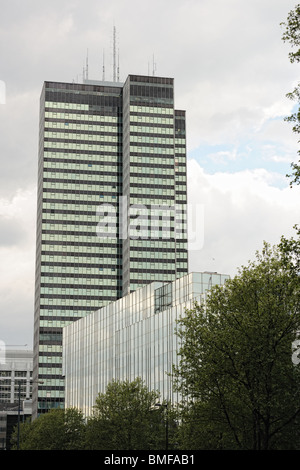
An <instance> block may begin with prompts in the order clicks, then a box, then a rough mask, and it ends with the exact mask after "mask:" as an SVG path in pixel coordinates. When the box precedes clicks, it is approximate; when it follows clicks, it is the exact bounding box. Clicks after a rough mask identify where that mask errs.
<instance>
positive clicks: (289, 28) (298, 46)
mask: <svg viewBox="0 0 300 470" xmlns="http://www.w3.org/2000/svg"><path fill="white" fill-rule="evenodd" d="M281 24H282V26H284V27H285V30H284V33H283V36H282V40H283V41H284V42H289V43H290V45H291V47H292V49H293V50H292V51H291V52H290V53H289V59H290V62H291V63H294V62H296V63H298V62H300V4H298V5H296V6H295V9H294V10H292V11H290V13H289V15H288V17H287V22H286V23H281ZM287 97H288V98H289V99H291V100H293V101H295V102H296V103H297V110H296V111H295V112H294V113H293V114H292V115H291V116H289V117H287V118H286V120H287V121H289V122H292V123H293V132H295V133H296V134H299V133H300V109H299V103H300V83H299V84H298V85H297V86H296V87H295V89H294V90H293V91H292V92H291V93H288V95H287ZM298 154H300V151H298ZM291 167H292V170H293V173H292V174H291V175H287V176H288V177H289V178H293V179H292V180H291V183H290V185H291V186H292V185H293V183H296V184H300V160H299V162H298V163H292V164H291Z"/></svg>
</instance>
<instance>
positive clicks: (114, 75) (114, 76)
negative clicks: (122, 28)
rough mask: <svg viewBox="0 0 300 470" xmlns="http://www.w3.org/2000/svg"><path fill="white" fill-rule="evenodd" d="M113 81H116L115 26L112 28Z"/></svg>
mask: <svg viewBox="0 0 300 470" xmlns="http://www.w3.org/2000/svg"><path fill="white" fill-rule="evenodd" d="M113 81H114V82H115V81H116V27H115V26H114V29H113Z"/></svg>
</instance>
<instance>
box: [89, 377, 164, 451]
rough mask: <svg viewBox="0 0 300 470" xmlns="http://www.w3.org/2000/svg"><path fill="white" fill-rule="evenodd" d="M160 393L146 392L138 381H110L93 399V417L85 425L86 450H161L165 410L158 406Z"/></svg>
mask: <svg viewBox="0 0 300 470" xmlns="http://www.w3.org/2000/svg"><path fill="white" fill-rule="evenodd" d="M158 402H159V394H158V392H155V391H149V390H148V388H147V387H146V386H145V385H143V383H142V381H141V379H140V378H137V379H135V380H134V381H133V382H129V381H124V382H119V381H115V380H113V381H112V382H110V383H109V384H108V386H107V388H106V392H105V393H99V395H98V397H97V398H96V404H95V407H94V414H93V416H92V417H91V418H89V420H88V422H87V432H86V442H87V448H88V449H98V450H149V449H164V448H165V436H166V427H165V426H166V422H165V419H164V417H165V414H164V412H165V409H164V408H163V407H157V406H156V404H157V403H158Z"/></svg>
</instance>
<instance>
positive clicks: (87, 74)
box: [85, 49, 89, 80]
mask: <svg viewBox="0 0 300 470" xmlns="http://www.w3.org/2000/svg"><path fill="white" fill-rule="evenodd" d="M85 72H86V79H87V80H88V79H89V50H88V49H87V52H86V71H85Z"/></svg>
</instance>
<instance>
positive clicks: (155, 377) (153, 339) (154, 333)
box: [63, 272, 229, 416]
mask: <svg viewBox="0 0 300 470" xmlns="http://www.w3.org/2000/svg"><path fill="white" fill-rule="evenodd" d="M228 278H229V276H227V275H224V274H218V273H207V272H206V273H190V274H188V275H186V276H183V277H181V278H180V279H177V280H176V281H173V282H171V283H159V282H154V283H151V284H148V285H147V286H144V287H142V288H140V289H138V290H136V291H135V292H133V293H131V294H128V295H127V296H124V297H123V298H121V299H119V300H117V301H115V302H112V303H110V304H109V305H107V306H105V307H102V308H101V309H99V310H97V311H96V312H94V313H92V314H91V315H89V316H87V317H85V318H82V319H81V320H78V321H76V322H74V323H72V324H70V325H69V326H66V327H65V328H64V329H63V345H64V346H63V373H64V375H65V384H66V390H65V393H66V395H65V399H66V407H76V408H79V409H81V410H82V411H83V413H84V415H85V416H90V415H91V412H92V407H93V406H94V405H95V399H96V397H97V395H98V393H99V392H100V393H103V392H105V390H106V386H107V384H108V383H109V382H110V381H111V380H112V379H115V380H120V381H123V380H129V381H132V380H134V379H135V378H137V377H141V378H142V380H143V381H144V383H145V385H147V387H148V388H149V390H158V391H159V392H160V394H161V398H162V399H164V398H165V399H168V400H171V401H173V402H178V401H179V400H180V397H179V396H178V395H177V393H176V392H174V390H173V387H172V377H171V375H170V374H171V372H172V365H173V364H177V363H178V354H177V353H178V341H179V339H178V337H177V335H176V334H175V329H176V326H177V323H176V321H177V319H178V318H180V317H181V316H183V315H184V312H185V309H186V308H187V309H190V308H193V306H194V303H195V302H198V303H200V302H202V301H204V300H205V295H206V293H207V291H208V290H209V289H211V287H212V286H214V285H217V284H218V285H222V284H224V282H225V281H226V279H228Z"/></svg>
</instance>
